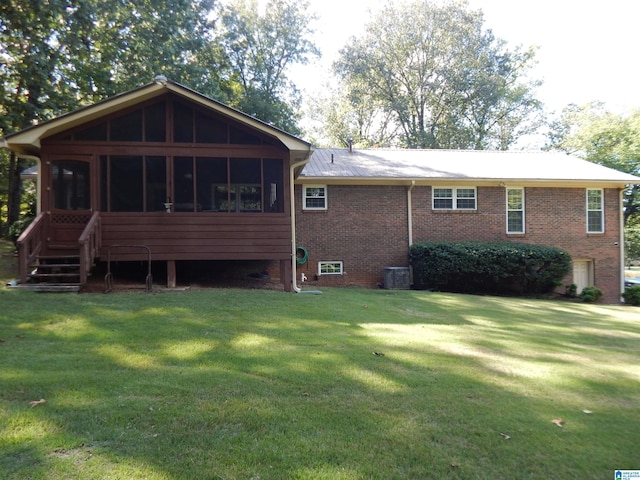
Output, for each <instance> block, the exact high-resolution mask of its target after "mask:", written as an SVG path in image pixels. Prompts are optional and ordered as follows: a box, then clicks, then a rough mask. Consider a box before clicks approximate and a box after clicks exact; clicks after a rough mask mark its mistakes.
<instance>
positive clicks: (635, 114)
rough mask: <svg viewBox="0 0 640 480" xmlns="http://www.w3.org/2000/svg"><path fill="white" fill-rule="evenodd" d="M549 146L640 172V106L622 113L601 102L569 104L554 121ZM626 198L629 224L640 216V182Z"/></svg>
mask: <svg viewBox="0 0 640 480" xmlns="http://www.w3.org/2000/svg"><path fill="white" fill-rule="evenodd" d="M546 148H547V149H554V150H561V151H564V152H567V153H572V154H574V155H577V156H579V157H581V158H584V159H585V160H589V161H590V162H594V163H598V164H600V165H604V166H606V167H609V168H613V169H615V170H619V171H621V172H625V173H630V174H632V175H638V176H640V110H633V111H632V112H630V113H629V114H625V115H622V114H615V113H612V112H609V111H607V110H606V109H605V107H604V105H603V104H601V103H597V102H595V103H589V104H587V105H583V106H577V105H569V106H567V107H566V108H565V109H564V110H563V111H562V113H561V115H560V117H559V118H557V119H556V120H554V121H552V122H551V124H550V129H549V133H548V142H547V145H546ZM623 200H624V221H625V225H626V224H627V223H628V221H629V219H631V218H632V217H635V218H636V221H637V220H638V219H640V185H631V186H630V187H629V188H628V189H627V190H626V191H625V193H624V198H623Z"/></svg>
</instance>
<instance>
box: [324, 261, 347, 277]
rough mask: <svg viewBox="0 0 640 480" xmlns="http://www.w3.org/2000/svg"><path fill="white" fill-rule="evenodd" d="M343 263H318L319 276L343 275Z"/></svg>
mask: <svg viewBox="0 0 640 480" xmlns="http://www.w3.org/2000/svg"><path fill="white" fill-rule="evenodd" d="M342 274H343V266H342V262H318V275H342Z"/></svg>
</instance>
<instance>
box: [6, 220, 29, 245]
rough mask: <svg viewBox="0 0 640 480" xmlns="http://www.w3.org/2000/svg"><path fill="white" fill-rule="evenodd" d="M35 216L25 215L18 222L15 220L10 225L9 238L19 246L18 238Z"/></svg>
mask: <svg viewBox="0 0 640 480" xmlns="http://www.w3.org/2000/svg"><path fill="white" fill-rule="evenodd" d="M33 218H34V217H23V218H21V219H20V220H18V221H17V222H13V223H12V224H11V226H10V227H9V239H10V240H11V241H12V242H13V244H14V245H16V246H17V244H16V242H17V241H18V238H19V237H20V235H21V234H22V232H24V231H25V230H26V228H27V227H28V226H29V224H30V223H31V222H32V221H33Z"/></svg>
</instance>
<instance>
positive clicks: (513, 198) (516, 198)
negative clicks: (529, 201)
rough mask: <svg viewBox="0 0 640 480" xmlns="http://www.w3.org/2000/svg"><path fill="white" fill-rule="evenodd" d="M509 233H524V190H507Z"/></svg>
mask: <svg viewBox="0 0 640 480" xmlns="http://www.w3.org/2000/svg"><path fill="white" fill-rule="evenodd" d="M507 233H524V188H507Z"/></svg>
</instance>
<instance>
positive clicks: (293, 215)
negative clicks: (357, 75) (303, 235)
mask: <svg viewBox="0 0 640 480" xmlns="http://www.w3.org/2000/svg"><path fill="white" fill-rule="evenodd" d="M309 155H311V148H309ZM308 158H309V157H308V156H307V159H305V160H301V161H299V162H296V163H293V164H291V167H289V190H290V192H289V201H290V203H291V206H290V208H291V284H292V285H291V288H292V289H293V291H294V292H296V293H300V291H301V290H302V289H301V288H300V287H298V273H297V263H298V262H297V258H296V199H295V193H296V192H295V185H294V183H293V182H294V178H293V177H294V173H293V172H294V170H295V169H296V168H298V167H301V166H302V165H304V164H305V163H307V160H308Z"/></svg>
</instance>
